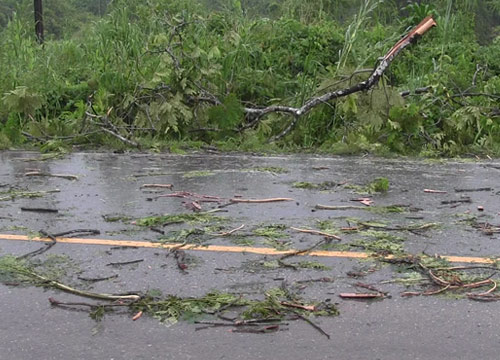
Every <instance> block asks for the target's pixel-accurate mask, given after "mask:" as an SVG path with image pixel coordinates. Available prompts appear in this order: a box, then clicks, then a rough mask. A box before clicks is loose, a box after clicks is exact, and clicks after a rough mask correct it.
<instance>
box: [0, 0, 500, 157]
mask: <svg viewBox="0 0 500 360" xmlns="http://www.w3.org/2000/svg"><path fill="white" fill-rule="evenodd" d="M78 3H79V2H76V1H50V2H46V9H45V12H44V14H45V24H46V31H47V34H46V39H45V42H44V44H43V45H40V44H38V43H37V41H36V38H35V35H34V30H33V24H32V22H33V21H32V15H33V14H32V2H30V1H24V0H23V1H10V0H0V9H2V14H1V17H0V67H1V68H2V72H1V73H0V98H1V99H0V149H8V148H19V147H33V146H34V147H39V148H41V149H42V150H43V151H46V152H52V151H59V152H60V151H65V150H69V149H71V148H73V147H74V146H78V148H100V147H105V148H118V149H126V148H141V149H150V150H153V151H165V150H170V151H182V150H184V149H190V148H191V149H192V148H200V147H205V146H209V147H210V149H212V148H216V149H219V150H241V151H256V150H257V151H262V150H264V151H299V150H300V151H306V150H307V151H317V152H327V153H336V154H352V153H359V152H370V153H376V154H380V155H388V154H393V153H395V154H408V155H423V156H456V155H464V154H471V153H473V154H483V155H492V156H495V155H496V156H498V155H499V154H500V101H499V100H500V76H499V73H500V27H499V26H498V25H499V23H500V22H499V21H500V6H499V5H498V2H497V1H487V0H483V1H471V0H457V1H451V0H439V1H421V2H420V1H419V2H407V1H379V0H357V1H346V0H337V1H333V0H331V1H327V0H321V1H318V0H314V1H309V0H307V1H297V0H276V1H263V0H242V1H238V0H217V1H208V0H206V1H201V0H198V1H196V0H182V1H181V0H173V1H161V0H150V1H147V2H144V1H139V0H132V1H124V0H114V1H111V2H107V1H88V2H86V4H87V5H85V6H84V7H82V5H79V4H78ZM427 15H432V16H433V17H434V19H435V21H436V22H437V24H438V26H437V27H436V28H434V29H432V30H431V31H429V33H428V34H426V35H425V36H424V37H423V38H422V39H420V41H419V42H418V43H417V44H415V45H413V46H411V47H409V48H407V49H406V50H405V51H404V52H402V53H401V54H400V55H399V56H398V57H397V59H395V61H394V62H393V63H392V64H391V66H390V67H389V68H388V69H387V71H386V72H385V73H384V75H383V77H382V79H381V81H380V82H379V83H378V84H377V86H375V87H374V88H372V89H371V90H369V91H365V92H358V93H355V94H352V95H349V96H347V97H343V98H339V99H337V100H336V101H332V102H329V103H327V104H323V105H319V106H317V107H315V108H314V109H313V110H312V111H311V112H309V113H307V114H306V115H305V116H303V117H300V118H298V119H294V118H293V117H291V116H290V115H287V114H279V113H270V114H267V115H266V116H262V117H259V118H256V117H252V116H250V115H249V114H248V112H245V109H246V108H260V107H265V106H269V105H286V106H294V107H300V106H301V105H303V104H304V103H305V101H306V100H307V99H309V98H311V97H313V96H317V95H318V94H322V93H324V92H326V91H332V90H335V89H342V88H346V87H349V86H350V85H352V84H355V83H357V82H359V81H362V80H364V79H366V77H367V76H368V74H369V73H370V72H371V70H373V68H374V66H376V64H377V61H378V59H379V57H381V56H383V55H384V54H385V53H386V51H387V50H388V49H390V48H391V46H393V45H394V44H395V43H396V42H397V40H398V39H399V37H400V36H401V35H404V34H405V33H406V32H407V31H408V30H409V29H410V28H412V27H413V26H415V25H416V24H418V23H419V22H420V21H421V20H422V19H423V18H424V17H425V16H427Z"/></svg>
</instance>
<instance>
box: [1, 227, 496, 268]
mask: <svg viewBox="0 0 500 360" xmlns="http://www.w3.org/2000/svg"><path fill="white" fill-rule="evenodd" d="M0 240H11V241H36V242H49V241H50V239H47V238H40V237H28V236H26V235H9V234H0ZM57 242H59V243H63V244H81V245H107V246H127V247H143V248H158V249H167V250H168V249H172V248H176V249H182V250H193V251H213V252H230V253H247V254H259V255H286V254H290V253H293V252H295V251H297V250H286V251H280V250H276V249H273V248H264V247H262V248H260V247H245V246H225V245H189V244H188V245H182V244H179V243H177V244H161V243H153V242H150V241H133V240H111V239H90V238H65V237H61V238H59V237H58V238H57ZM297 255H298V256H320V257H338V258H351V259H369V258H371V257H372V255H371V254H369V253H365V252H356V251H329V250H314V251H310V252H307V253H303V254H297ZM440 257H441V258H443V259H445V260H448V261H450V262H456V263H475V264H493V263H495V262H496V261H497V259H493V258H485V257H470V256H447V255H442V256H440ZM385 258H386V259H392V258H394V256H392V255H388V256H386V257H385Z"/></svg>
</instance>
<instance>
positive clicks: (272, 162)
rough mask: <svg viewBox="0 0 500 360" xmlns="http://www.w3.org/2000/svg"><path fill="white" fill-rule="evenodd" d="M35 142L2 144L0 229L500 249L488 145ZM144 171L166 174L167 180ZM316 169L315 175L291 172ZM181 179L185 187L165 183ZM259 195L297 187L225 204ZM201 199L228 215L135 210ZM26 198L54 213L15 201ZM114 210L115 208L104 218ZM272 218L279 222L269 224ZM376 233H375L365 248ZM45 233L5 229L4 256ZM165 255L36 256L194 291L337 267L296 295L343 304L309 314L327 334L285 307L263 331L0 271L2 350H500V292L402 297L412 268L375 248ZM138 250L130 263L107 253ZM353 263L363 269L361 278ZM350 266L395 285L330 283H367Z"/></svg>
mask: <svg viewBox="0 0 500 360" xmlns="http://www.w3.org/2000/svg"><path fill="white" fill-rule="evenodd" d="M40 157H41V156H40V154H36V153H30V152H0V234H19V235H34V234H36V233H37V232H38V231H40V230H44V231H46V232H47V233H50V234H53V233H58V232H63V231H68V230H72V229H96V230H99V231H100V234H99V235H91V236H89V237H92V238H100V239H110V240H135V241H144V242H146V241H154V242H159V241H160V242H166V243H168V242H175V243H183V242H188V243H194V244H199V245H201V246H203V245H209V244H210V245H229V246H251V247H277V248H278V249H306V248H309V247H311V246H313V245H314V244H315V243H317V242H318V241H320V240H321V239H322V237H321V236H317V235H314V234H309V233H302V232H298V231H295V230H292V229H291V227H296V228H303V229H315V230H322V229H324V228H325V227H326V228H327V229H328V230H334V231H336V234H337V235H338V236H340V237H341V238H342V240H341V241H339V242H338V241H336V240H333V241H332V242H331V244H330V245H331V246H330V247H329V248H328V249H329V250H348V251H368V252H371V251H378V252H379V254H382V253H384V254H385V253H387V251H389V252H390V251H391V250H394V249H395V248H393V246H400V247H401V248H400V250H398V251H401V252H404V253H409V254H422V253H424V254H428V255H435V254H436V255H457V256H472V257H485V258H497V257H498V256H499V255H500V234H499V233H498V232H497V230H499V227H500V225H498V224H499V223H500V202H499V200H500V184H499V183H500V163H499V162H497V161H494V160H485V161H473V162H472V161H471V162H458V161H453V160H449V161H425V160H403V159H379V158H371V157H344V158H342V157H315V156H305V155H293V156H292V155H291V156H267V157H263V156H251V155H213V154H191V155H170V154H109V153H75V154H71V155H66V156H64V157H63V158H61V159H53V160H45V161H42V160H36V159H40ZM33 171H37V172H41V173H45V174H49V173H50V174H71V175H76V176H77V177H78V179H77V180H68V179H66V178H57V177H47V176H26V174H27V173H29V172H33ZM380 177H383V178H387V179H388V180H389V182H390V186H389V191H388V192H386V193H374V194H369V195H362V194H359V193H358V192H359V190H360V187H362V186H364V185H366V184H369V183H370V182H372V181H373V180H374V179H376V178H380ZM144 184H172V185H173V189H159V188H150V187H144V186H143V185H144ZM311 184H313V185H314V184H317V185H318V187H316V188H300V187H299V186H308V185H311ZM424 189H431V190H439V191H443V193H435V192H424ZM13 190H15V191H24V192H26V191H30V192H36V191H50V192H48V193H44V194H43V196H41V197H36V198H27V197H22V196H19V197H16V198H14V199H10V200H7V199H5V197H7V196H9V195H8V194H12V191H13ZM56 190H57V191H56ZM457 190H459V191H457ZM460 190H467V191H460ZM52 191H54V192H52ZM183 191H184V192H186V193H184V195H186V196H187V197H184V198H182V197H162V196H161V195H172V194H175V193H177V194H179V193H180V192H183ZM196 194H197V195H200V196H201V195H204V196H211V197H213V198H210V199H211V200H214V199H215V200H217V201H218V202H204V201H202V200H208V199H209V198H207V197H204V198H200V197H199V196H197V195H196ZM360 197H369V198H370V199H371V200H373V202H374V203H373V205H372V206H371V207H370V208H371V209H372V210H367V209H360V208H350V209H343V210H319V209H317V208H316V207H317V205H318V204H321V205H326V206H360V207H362V206H364V205H362V204H360V203H359V202H355V201H352V200H353V199H357V198H360ZM268 198H291V199H293V200H292V201H283V202H270V203H230V199H268ZM193 202H196V203H195V204H193ZM228 204H229V205H228ZM198 205H199V206H200V207H201V211H210V210H213V209H217V208H219V207H220V209H219V210H221V211H219V212H214V213H213V214H212V215H213V216H217V217H221V218H222V219H217V220H213V219H212V221H211V222H210V223H206V224H204V223H197V224H188V223H172V224H169V225H166V226H156V228H159V230H161V231H163V232H164V234H160V233H158V232H155V231H152V230H151V229H150V227H144V226H143V227H140V226H137V225H136V224H134V221H137V220H138V219H142V218H144V217H150V216H159V215H163V214H171V215H172V214H192V213H194V210H193V207H196V206H198ZM221 205H224V206H221ZM226 205H228V206H226ZM394 205H397V208H398V209H400V210H401V209H402V210H403V211H402V212H387V209H388V208H387V207H389V206H394ZM23 207H30V208H50V209H57V210H58V212H57V213H55V212H54V213H48V212H31V211H23V210H21V208H23ZM478 207H482V208H481V211H480V208H478ZM367 208H368V207H367ZM112 218H115V219H113V220H116V221H109V220H110V219H112ZM366 223H368V224H372V225H374V227H373V228H371V229H370V228H365V229H364V230H365V231H364V232H356V231H353V232H349V231H340V229H341V228H352V227H356V226H357V227H359V226H360V224H366ZM429 224H433V226H432V227H429V228H426V229H425V230H419V231H404V230H401V231H393V230H390V231H389V230H387V231H385V232H386V233H390V235H391V236H396V237H398V238H399V240H394V238H391V239H392V240H391V241H392V242H390V243H389V244H386V243H383V242H382V240H384V239H385V238H383V239H381V238H380V237H381V234H379V233H376V231H379V230H386V229H379V228H376V226H379V225H382V226H386V227H389V228H397V227H398V226H399V227H418V226H422V225H429ZM495 224H497V225H495ZM241 225H245V226H244V227H243V228H242V229H240V230H238V231H235V232H234V233H232V234H230V235H227V236H218V235H217V234H219V235H220V233H223V232H228V231H231V230H233V229H236V228H238V227H239V226H241ZM481 227H482V228H481ZM157 230H158V229H157ZM369 230H372V233H369V232H367V231H369ZM485 230H488V231H485ZM272 231H275V232H274V233H273V234H275V236H271V235H270V232H272ZM325 231H327V230H325ZM379 232H380V231H379ZM384 236H385V235H384ZM82 237H85V236H82ZM377 241H378V242H377ZM373 243H375V244H377V245H373V246H378V248H376V247H370V246H371V245H370V244H373ZM348 244H351V245H348ZM42 245H43V243H40V242H34V241H11V240H2V239H1V236H0V256H4V255H8V254H12V255H16V256H19V255H23V254H26V253H28V252H30V251H34V250H36V249H38V248H40V247H41V246H42ZM384 246H386V247H388V248H384ZM387 249H389V250H387ZM397 249H399V248H397ZM384 251H385V252H384ZM167 254H168V250H165V249H148V248H142V247H137V248H130V247H129V248H124V247H116V246H99V245H86V244H65V243H57V244H56V245H55V246H53V247H52V248H51V249H50V250H48V251H47V252H45V253H43V254H41V255H39V256H37V258H38V259H40V261H41V260H44V259H50V258H51V257H52V258H57V257H55V255H61V259H62V258H63V257H64V259H70V262H71V266H70V267H69V268H66V269H65V271H66V274H64V276H63V278H64V279H65V280H66V281H67V282H68V283H70V284H72V285H73V286H75V287H85V288H86V289H88V290H91V291H94V292H105V293H123V292H131V291H134V292H135V291H137V292H141V293H146V292H148V291H150V290H152V289H159V290H161V291H162V292H163V294H173V295H178V296H202V295H204V294H206V293H207V292H209V291H211V290H219V291H222V292H230V293H234V294H242V295H244V296H259V295H262V294H264V293H265V292H266V290H268V289H272V288H277V287H280V286H284V284H285V285H286V284H288V285H291V284H297V283H298V282H299V283H300V282H302V281H306V280H315V279H320V278H324V277H328V278H330V279H332V280H333V281H331V282H320V281H318V282H309V283H303V284H307V285H306V286H304V287H302V288H301V289H300V296H301V297H302V298H304V299H307V300H311V301H327V302H330V303H335V304H337V307H338V309H339V311H340V315H339V316H335V317H318V318H315V319H314V321H315V322H316V323H317V324H318V325H319V326H321V328H322V329H323V330H324V331H325V332H327V333H328V334H330V336H331V338H330V339H327V338H326V337H325V336H323V335H321V334H320V333H319V332H317V331H316V330H315V329H314V328H313V327H311V326H310V325H309V324H308V323H306V322H304V321H293V322H290V323H289V325H288V326H287V327H286V329H283V330H286V331H278V332H276V333H272V334H240V333H233V332H231V331H229V329H228V328H225V327H221V328H210V329H205V330H197V327H198V326H197V325H196V324H193V323H191V322H186V321H180V322H178V323H176V324H174V325H169V326H167V325H165V324H162V323H160V322H158V321H157V320H156V319H154V318H151V317H148V316H143V317H141V318H140V319H139V320H137V321H132V319H131V318H132V316H133V314H131V313H129V312H127V311H116V312H114V313H110V314H106V315H105V316H104V318H103V319H102V321H100V322H96V321H94V320H92V319H91V318H90V317H89V316H88V313H87V312H85V311H77V310H74V309H73V310H68V309H63V308H59V307H52V306H51V305H50V303H49V301H48V298H49V297H55V298H57V299H58V300H60V301H81V298H79V297H77V296H74V295H71V294H66V293H62V292H60V291H57V290H52V289H42V288H36V287H23V286H7V285H2V284H0V306H1V308H2V310H3V311H2V321H1V326H0V339H1V340H0V359H32V358H34V357H38V358H40V359H68V358H76V359H201V358H203V359H261V358H275V359H302V358H308V359H368V358H369V359H406V358H413V359H471V358H478V359H498V351H497V348H498V346H499V345H500V337H499V336H498V333H499V330H500V321H499V320H500V314H499V312H498V303H496V302H475V301H472V300H470V299H467V298H465V297H464V296H461V297H457V296H447V295H436V296H418V297H408V298H407V297H401V296H400V294H401V292H404V291H406V290H408V289H407V288H406V287H405V286H404V285H403V284H402V283H401V282H397V281H394V280H395V279H396V280H397V279H401V278H403V279H406V278H405V274H404V273H400V269H399V268H396V267H394V266H390V265H387V264H384V263H381V262H379V261H376V260H375V259H369V260H366V259H363V260H360V259H353V258H338V257H312V256H304V257H300V259H298V257H294V258H292V259H287V261H290V262H291V263H297V262H298V261H303V260H307V261H311V262H312V261H313V262H314V265H318V266H319V265H322V266H324V268H319V269H310V268H303V269H297V270H294V269H292V268H287V267H280V266H276V264H275V263H274V262H273V260H275V259H276V257H275V256H266V255H258V254H251V253H246V252H241V253H227V252H206V251H187V252H186V256H187V259H186V260H184V261H185V262H186V266H187V268H186V269H185V270H182V269H180V268H179V266H178V264H177V263H176V261H175V259H174V258H173V256H171V255H170V256H167ZM135 260H140V262H137V263H135V264H128V265H122V266H110V264H112V263H120V262H129V261H135ZM348 273H364V274H365V275H366V276H364V277H363V278H361V279H357V278H353V277H350V276H348ZM107 276H115V277H114V278H112V279H110V280H107V281H100V282H95V283H91V284H89V283H88V282H85V281H83V280H81V279H82V278H99V277H107ZM79 278H80V279H79ZM359 281H362V282H363V283H367V284H372V285H374V286H375V287H377V288H379V289H381V290H382V291H385V292H388V293H389V294H390V296H388V297H386V298H384V299H381V300H363V301H360V300H347V299H341V298H340V297H339V294H340V293H346V292H347V293H352V292H366V291H359V289H358V288H356V287H355V286H354V284H355V283H357V282H359Z"/></svg>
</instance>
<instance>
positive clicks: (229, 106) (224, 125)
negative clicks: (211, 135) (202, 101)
mask: <svg viewBox="0 0 500 360" xmlns="http://www.w3.org/2000/svg"><path fill="white" fill-rule="evenodd" d="M243 115H244V113H243V108H242V106H241V104H240V102H239V101H238V98H237V97H236V95H235V94H229V95H228V96H226V98H225V99H224V102H223V104H222V105H218V106H214V107H213V108H211V109H210V110H209V111H208V116H209V118H210V121H211V122H213V123H216V124H218V126H219V128H220V129H223V130H229V129H233V128H234V127H235V126H236V125H237V124H238V123H239V122H240V121H241V119H242V118H243Z"/></svg>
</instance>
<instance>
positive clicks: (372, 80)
mask: <svg viewBox="0 0 500 360" xmlns="http://www.w3.org/2000/svg"><path fill="white" fill-rule="evenodd" d="M436 25H437V24H436V22H435V21H434V19H433V18H432V17H431V16H428V17H426V18H425V19H424V20H422V21H421V22H420V24H418V25H417V26H416V27H415V28H414V29H413V30H411V31H410V32H409V33H408V34H407V35H406V36H404V37H403V38H402V39H401V40H399V41H398V42H397V43H396V44H395V45H394V46H393V47H392V48H391V49H390V50H389V51H388V52H387V53H386V54H385V55H384V56H383V57H382V59H381V61H380V62H379V64H378V66H377V67H376V68H375V69H374V70H373V71H372V73H371V74H370V76H369V77H368V79H367V80H365V81H362V82H360V83H358V84H355V85H353V86H351V87H349V88H346V89H340V90H335V91H331V92H328V93H326V94H323V95H321V96H317V97H313V98H310V99H309V100H307V101H306V102H305V103H304V105H302V106H301V107H298V108H296V107H292V106H283V105H271V106H267V107H264V108H245V109H244V111H245V113H246V114H247V115H251V116H253V117H254V119H256V120H258V119H260V118H262V117H263V116H264V115H267V114H270V113H273V112H281V113H287V114H290V115H292V116H293V117H294V119H293V121H292V123H291V124H290V125H289V126H288V127H287V128H286V129H285V130H284V131H283V132H282V133H280V134H279V135H278V136H276V138H279V137H281V136H284V135H286V134H287V133H288V132H289V131H290V130H291V128H292V127H293V126H294V125H295V123H296V122H297V119H298V118H299V117H300V116H303V115H305V114H307V113H308V112H309V111H311V109H313V108H314V107H316V106H318V105H320V104H324V103H327V102H329V101H331V100H334V99H338V98H340V97H344V96H348V95H350V94H353V93H355V92H359V91H366V90H369V89H370V88H372V87H373V86H374V85H375V84H377V82H378V81H379V79H380V78H381V77H382V75H383V74H384V72H385V70H387V68H388V67H389V65H390V64H391V63H392V61H393V60H394V58H395V57H396V56H397V55H398V54H399V53H400V52H401V51H402V50H403V49H405V48H406V47H408V46H409V45H411V44H413V43H414V42H415V41H416V40H417V39H418V38H419V37H421V36H422V35H424V34H425V33H426V32H427V31H428V30H429V29H431V28H432V27H433V26H436ZM253 123H254V124H255V123H256V121H255V120H254V121H253ZM276 138H275V139H276Z"/></svg>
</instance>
